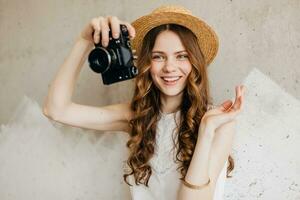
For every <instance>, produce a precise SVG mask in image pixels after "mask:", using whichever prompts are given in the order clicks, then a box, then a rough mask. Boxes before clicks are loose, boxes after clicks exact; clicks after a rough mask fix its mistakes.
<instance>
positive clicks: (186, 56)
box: [177, 54, 189, 60]
mask: <svg viewBox="0 0 300 200" xmlns="http://www.w3.org/2000/svg"><path fill="white" fill-rule="evenodd" d="M177 58H178V59H179V60H186V59H188V58H189V56H188V55H187V54H179V55H178V56H177Z"/></svg>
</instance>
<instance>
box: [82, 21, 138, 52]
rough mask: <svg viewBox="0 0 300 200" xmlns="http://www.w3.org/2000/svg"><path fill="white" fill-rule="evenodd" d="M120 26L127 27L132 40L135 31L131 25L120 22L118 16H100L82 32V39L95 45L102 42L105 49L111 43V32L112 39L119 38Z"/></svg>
mask: <svg viewBox="0 0 300 200" xmlns="http://www.w3.org/2000/svg"><path fill="white" fill-rule="evenodd" d="M120 24H124V25H125V26H126V27H127V29H128V33H129V36H130V37H131V38H133V37H134V36H135V29H134V27H133V26H132V25H131V24H130V23H128V22H125V21H120V20H119V19H118V18H117V17H116V16H108V17H102V16H99V17H95V18H93V19H92V20H91V21H90V22H89V23H88V24H87V25H86V27H85V28H84V29H83V31H82V32H81V34H80V37H81V38H82V39H85V40H87V41H89V42H92V43H95V44H98V43H100V42H101V44H102V46H103V47H107V45H108V42H109V30H111V31H112V37H113V38H114V39H117V38H119V36H120V31H121V30H120Z"/></svg>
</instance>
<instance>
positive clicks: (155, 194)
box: [129, 111, 227, 200]
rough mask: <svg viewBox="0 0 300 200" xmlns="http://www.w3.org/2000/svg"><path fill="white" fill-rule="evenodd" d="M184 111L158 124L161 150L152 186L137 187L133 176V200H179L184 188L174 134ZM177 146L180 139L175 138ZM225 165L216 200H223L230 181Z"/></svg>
mask: <svg viewBox="0 0 300 200" xmlns="http://www.w3.org/2000/svg"><path fill="white" fill-rule="evenodd" d="M179 113H180V111H177V112H176V113H169V114H164V113H161V119H160V120H159V122H158V124H157V130H156V131H157V134H156V135H157V137H156V142H157V147H156V148H155V154H154V156H153V157H152V158H151V160H150V165H151V167H152V174H151V176H150V179H149V182H148V185H149V187H146V186H145V185H144V184H139V185H135V182H134V178H133V176H129V182H130V183H131V184H132V185H133V186H130V192H131V196H132V200H175V199H177V192H178V189H179V186H180V179H179V178H180V177H181V174H180V172H178V171H177V170H176V168H177V167H178V163H175V160H176V157H175V156H176V149H173V147H174V144H173V141H172V133H173V134H175V131H174V130H175V128H176V122H175V117H176V119H177V120H178V119H179V115H180V114H179ZM173 138H174V139H175V142H176V141H177V137H176V136H175V135H174V136H173ZM226 166H227V162H226V163H225V166H224V168H223V169H222V172H221V173H220V176H219V178H218V181H217V184H216V188H215V194H214V200H223V194H224V185H225V178H226Z"/></svg>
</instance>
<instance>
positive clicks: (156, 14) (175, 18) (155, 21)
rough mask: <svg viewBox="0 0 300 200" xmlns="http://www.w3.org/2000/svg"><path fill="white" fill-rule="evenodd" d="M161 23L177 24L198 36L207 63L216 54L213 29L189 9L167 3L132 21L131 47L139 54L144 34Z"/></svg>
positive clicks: (215, 40)
mask: <svg viewBox="0 0 300 200" xmlns="http://www.w3.org/2000/svg"><path fill="white" fill-rule="evenodd" d="M162 24H178V25H181V26H184V27H186V28H188V29H190V30H191V31H192V32H193V33H194V34H195V35H196V37H197V38H198V44H199V46H200V49H201V51H202V52H203V54H204V58H205V61H206V64H207V65H208V64H209V63H211V61H212V60H213V59H214V57H215V56H216V54H217V51H218V47H219V42H218V37H217V35H216V33H215V32H214V30H213V29H212V28H211V27H210V26H208V25H207V24H206V23H205V22H204V21H202V20H201V19H199V18H198V17H196V16H193V15H192V13H191V11H189V10H187V9H186V8H184V7H182V6H175V5H168V6H161V7H158V8H157V9H155V10H153V11H152V12H151V13H150V14H148V15H145V16H142V17H140V18H138V19H137V20H135V21H134V22H132V25H133V27H134V28H135V30H136V36H135V38H133V41H132V47H133V49H135V50H136V51H137V53H138V54H139V52H140V48H141V46H142V41H143V39H144V37H145V35H146V34H147V33H148V32H149V31H150V30H151V29H152V28H154V27H157V26H159V25H162Z"/></svg>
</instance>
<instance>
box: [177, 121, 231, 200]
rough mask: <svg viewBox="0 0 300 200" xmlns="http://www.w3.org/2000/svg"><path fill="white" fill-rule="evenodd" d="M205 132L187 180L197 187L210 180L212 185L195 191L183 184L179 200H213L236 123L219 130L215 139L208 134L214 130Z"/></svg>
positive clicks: (199, 140) (229, 150)
mask: <svg viewBox="0 0 300 200" xmlns="http://www.w3.org/2000/svg"><path fill="white" fill-rule="evenodd" d="M203 131H204V132H202V133H199V137H198V141H197V144H196V148H195V151H194V154H193V157H192V161H191V163H190V166H189V168H188V171H187V174H186V177H185V180H186V181H187V182H189V183H193V184H195V185H204V184H205V183H207V182H208V179H210V184H208V185H207V186H206V187H204V188H202V189H200V190H193V189H190V188H188V187H186V186H184V185H183V184H182V185H181V187H180V190H179V200H181V199H182V200H183V199H190V200H198V199H207V200H212V199H213V197H214V191H215V186H216V182H217V179H218V177H219V175H220V173H221V171H222V168H223V167H224V165H225V162H226V160H227V159H228V156H229V154H230V152H231V149H232V141H233V136H234V133H235V121H232V122H228V123H226V124H224V125H223V126H222V127H220V128H219V129H217V130H216V132H215V137H214V139H212V138H210V137H208V135H209V133H207V132H209V131H213V130H210V129H205V130H203ZM205 132H206V133H205Z"/></svg>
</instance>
